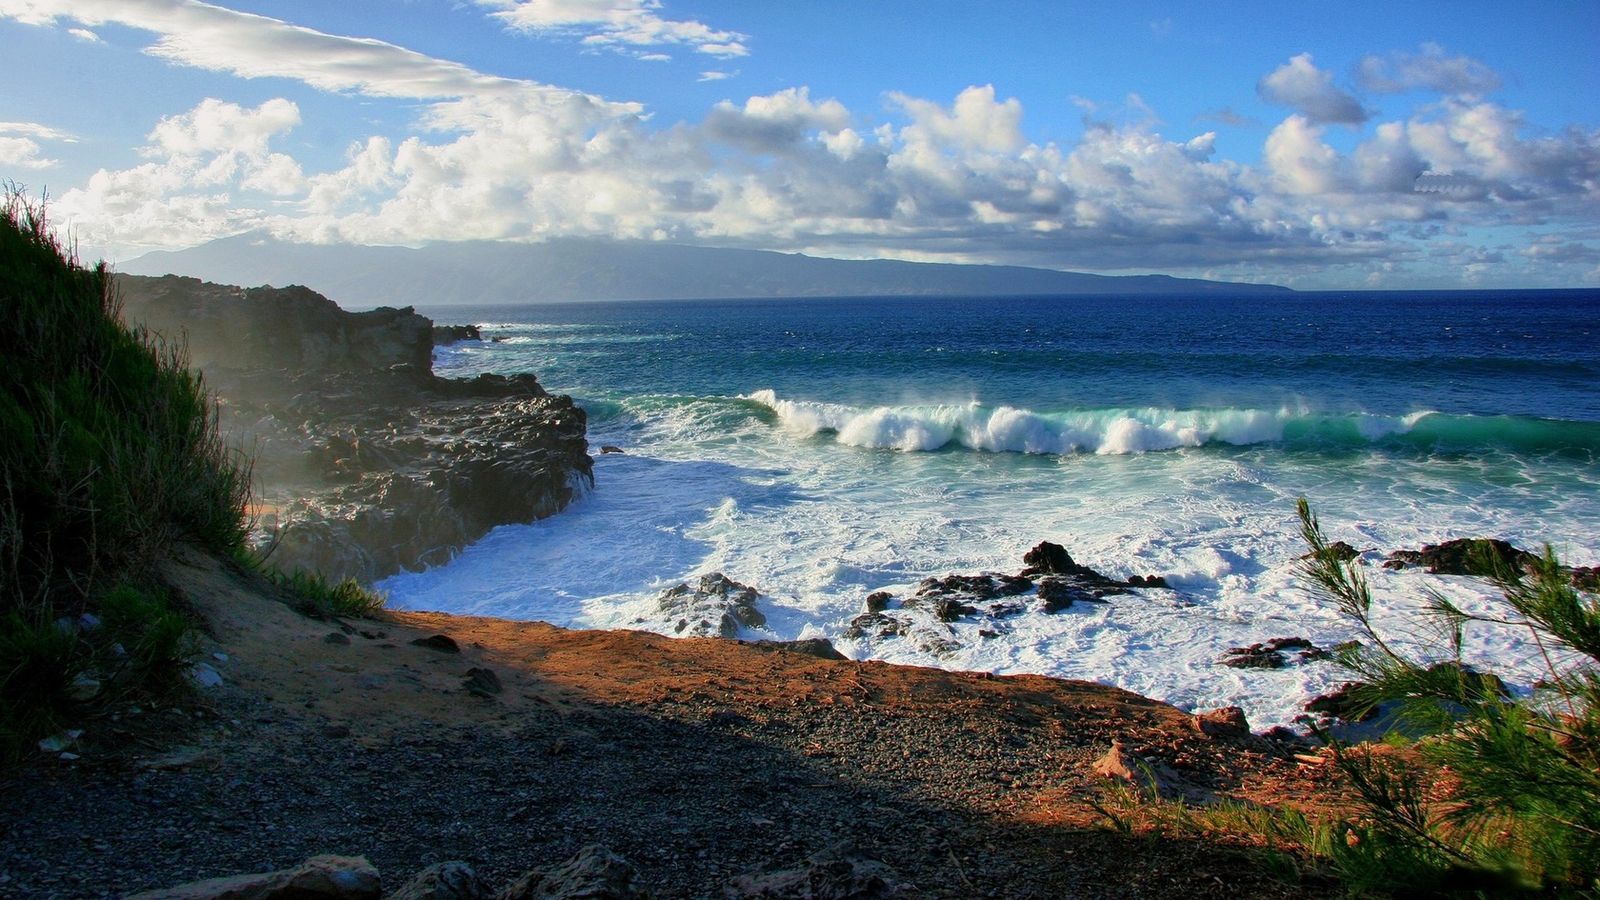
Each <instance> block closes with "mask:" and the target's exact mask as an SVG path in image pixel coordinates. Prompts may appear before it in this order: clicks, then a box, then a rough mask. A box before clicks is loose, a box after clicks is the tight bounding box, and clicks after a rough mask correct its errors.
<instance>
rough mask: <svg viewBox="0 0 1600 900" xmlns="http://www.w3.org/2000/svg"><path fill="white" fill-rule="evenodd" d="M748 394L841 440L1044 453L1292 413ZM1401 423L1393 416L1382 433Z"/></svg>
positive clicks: (799, 428) (1272, 427)
mask: <svg viewBox="0 0 1600 900" xmlns="http://www.w3.org/2000/svg"><path fill="white" fill-rule="evenodd" d="M745 399H749V400H754V401H756V402H758V403H761V404H763V405H764V406H766V407H768V408H769V409H771V410H772V411H773V412H774V413H776V414H777V416H778V420H779V422H781V423H782V425H783V427H784V428H786V429H787V430H789V431H790V432H792V433H795V434H799V435H802V436H811V435H815V434H820V433H824V432H831V433H833V434H834V435H835V437H836V440H838V441H839V443H841V444H848V445H850V446H853V447H871V448H879V449H894V450H907V451H915V450H938V449H941V448H943V447H946V446H948V445H950V444H951V443H955V444H957V445H959V446H962V447H966V448H968V449H972V450H989V451H996V452H1014V453H1049V454H1069V453H1079V452H1089V453H1099V454H1123V453H1146V452H1150V451H1156V450H1175V449H1178V448H1180V447H1202V446H1205V445H1206V444H1208V443H1210V442H1212V441H1219V442H1221V443H1225V444H1234V445H1239V446H1245V445H1249V444H1258V443H1263V442H1267V441H1277V440H1281V439H1282V438H1283V434H1284V426H1285V425H1286V424H1287V423H1288V422H1289V421H1291V420H1293V419H1294V418H1295V417H1296V415H1297V414H1296V413H1293V412H1290V411H1287V410H1284V411H1278V412H1268V411H1264V410H1254V409H1225V410H1173V409H1157V408H1146V409H1107V410H1081V411H1070V412H1051V413H1041V412H1034V411H1032V410H1027V409H1016V408H1014V407H1010V406H999V407H986V406H983V405H981V404H978V403H969V404H966V405H961V406H956V405H939V406H895V407H891V406H877V407H871V408H864V407H853V406H845V405H841V404H836V403H816V402H809V401H801V400H785V399H781V398H779V397H778V396H777V394H776V393H775V392H774V391H770V390H762V391H756V392H754V393H752V394H749V395H747V396H746V397H745ZM1369 418H1373V419H1378V418H1381V417H1369ZM1403 427H1404V426H1403V425H1401V424H1400V423H1398V422H1396V423H1394V424H1393V425H1392V427H1391V428H1390V431H1389V432H1386V433H1393V432H1395V431H1399V430H1402V429H1403Z"/></svg>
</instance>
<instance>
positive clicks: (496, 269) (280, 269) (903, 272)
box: [118, 234, 1289, 307]
mask: <svg viewBox="0 0 1600 900" xmlns="http://www.w3.org/2000/svg"><path fill="white" fill-rule="evenodd" d="M118 269H119V271H121V272H125V273H128V274H134V275H166V274H169V273H171V274H177V275H188V276H192V277H195V278H200V279H203V280H206V281H215V282H219V283H223V284H237V285H246V286H254V285H260V284H270V285H275V286H278V287H284V286H287V285H290V284H303V285H307V286H310V287H312V288H315V289H316V290H317V291H319V292H321V293H323V294H324V295H326V296H328V297H331V298H332V299H334V300H335V301H337V302H338V303H339V304H340V305H341V306H346V307H363V306H378V305H386V306H407V305H421V306H439V305H450V304H497V303H508V304H510V303H541V302H559V301H575V300H699V299H723V298H746V297H748V298H762V297H865V296H940V295H943V296H999V295H1028V294H1189V293H1214V292H1229V293H1240V292H1251V293H1254V292H1280V291H1288V290H1289V289H1288V288H1285V287H1279V286H1277V285H1260V284H1241V283H1234V282H1224V281H1205V280H1201V279H1195V278H1173V277H1171V276H1168V275H1124V276H1112V275H1089V274H1084V273H1080V272H1058V271H1055V270H1052V269H1034V268H1027V267H1023V266H988V265H959V264H950V263H917V262H903V261H899V260H887V259H877V260H844V259H827V258H822V257H811V256H803V255H800V254H793V253H776V252H773V251H769V250H735V249H727V248H715V247H695V246H689V245H685V244H665V243H655V242H650V241H614V240H608V239H602V238H557V239H553V240H550V241H547V242H545V243H541V244H521V243H507V242H499V241H463V242H454V243H433V244H428V245H425V246H423V247H420V248H408V247H366V246H355V245H345V244H294V243H287V242H283V241H278V240H275V239H273V238H271V237H266V236H262V235H258V234H247V235H239V236H236V237H230V238H223V239H221V240H216V241H212V242H210V243H208V244H202V245H200V246H198V247H193V248H190V249H188V250H178V251H156V252H152V253H147V254H145V255H144V256H141V257H138V258H137V259H133V260H130V261H128V262H125V263H122V264H121V265H119V266H118Z"/></svg>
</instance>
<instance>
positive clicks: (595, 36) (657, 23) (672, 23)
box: [475, 0, 749, 59]
mask: <svg viewBox="0 0 1600 900" xmlns="http://www.w3.org/2000/svg"><path fill="white" fill-rule="evenodd" d="M475 2H477V4H478V5H479V6H484V7H488V8H490V9H493V10H495V12H493V13H491V15H493V16H494V17H495V18H497V19H499V20H500V21H502V22H504V23H506V25H507V26H508V27H510V28H513V29H516V30H518V31H525V32H535V33H556V34H564V35H575V36H578V37H580V39H581V40H582V41H583V43H585V44H588V45H591V46H602V47H610V48H613V49H619V50H620V49H625V48H632V47H659V46H664V45H678V46H684V47H688V48H690V49H692V50H694V51H696V52H698V53H704V54H707V55H709V56H715V57H719V58H722V59H728V58H732V57H736V56H746V55H748V54H749V50H748V49H747V48H746V47H745V45H744V43H743V42H744V41H746V40H749V36H748V35H743V34H739V33H738V32H733V31H718V30H716V29H713V28H711V27H709V26H707V25H704V24H702V23H700V22H695V21H692V20H690V21H682V20H672V19H666V18H662V17H661V16H660V15H658V14H657V13H656V10H659V9H661V3H660V2H659V0H475Z"/></svg>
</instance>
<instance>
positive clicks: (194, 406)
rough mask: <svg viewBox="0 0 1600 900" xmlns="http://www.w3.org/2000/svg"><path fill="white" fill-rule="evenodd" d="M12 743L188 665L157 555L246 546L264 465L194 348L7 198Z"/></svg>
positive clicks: (1, 389) (3, 449)
mask: <svg viewBox="0 0 1600 900" xmlns="http://www.w3.org/2000/svg"><path fill="white" fill-rule="evenodd" d="M0 359H3V360H5V365H4V366H3V367H0V754H4V753H8V752H15V751H16V750H17V749H18V748H20V747H22V746H25V745H26V743H27V742H28V741H30V740H31V739H33V738H35V737H37V736H38V735H39V734H40V733H41V732H42V731H43V730H45V729H49V728H52V727H55V726H57V725H58V724H59V723H60V722H61V721H62V720H63V719H64V718H66V717H69V716H70V715H71V714H72V713H74V712H75V711H81V707H82V706H84V705H85V704H91V705H92V704H93V703H95V702H104V701H105V700H106V699H108V698H110V697H112V696H119V695H126V694H127V693H129V692H140V691H147V690H150V689H154V688H156V687H158V686H159V685H160V684H162V683H164V682H170V681H172V680H173V678H174V676H175V675H177V674H179V673H181V671H182V669H183V667H184V664H185V663H184V660H185V652H184V651H185V645H186V634H187V628H186V625H185V623H184V621H183V619H182V617H181V616H179V615H178V614H177V613H176V612H175V611H174V610H173V609H172V608H171V606H170V604H169V603H168V602H167V599H166V597H165V596H164V594H163V592H162V591H161V590H160V588H159V586H157V585H154V584H152V583H150V582H149V581H147V580H146V578H145V576H144V573H147V572H149V571H150V566H149V563H150V562H151V561H152V560H153V559H155V558H157V557H159V556H160V555H162V554H163V553H164V552H165V550H166V549H168V548H170V547H171V545H172V543H173V542H175V541H193V542H197V543H198V544H200V545H201V546H204V547H206V548H207V549H210V550H213V551H217V552H221V553H235V552H237V551H239V550H240V549H241V548H242V547H243V541H244V535H245V527H246V523H245V509H246V503H247V500H248V494H249V485H250V478H249V472H248V467H247V465H245V464H243V463H242V462H241V461H240V459H239V458H238V457H237V455H236V453H235V452H234V451H232V450H230V449H229V448H228V447H227V445H226V444H225V443H224V442H223V441H222V440H221V438H220V436H219V435H218V432H217V427H216V418H215V411H214V408H213V405H212V401H211V398H210V397H209V396H208V395H207V394H206V392H205V390H204V387H203V385H202V384H201V381H200V378H199V376H198V375H196V374H194V373H191V372H190V371H189V370H188V368H187V367H186V365H185V359H184V356H183V353H182V350H181V348H173V347H163V346H159V345H157V344H156V343H155V342H153V341H152V340H151V339H150V338H149V337H148V336H147V335H146V334H144V333H141V332H136V331H132V330H130V329H128V328H127V327H125V326H124V325H123V324H122V323H121V321H120V320H119V318H118V309H117V303H116V298H115V297H114V295H113V293H112V291H111V280H110V276H109V274H108V273H107V271H106V269H105V266H104V264H101V265H97V266H94V267H84V266H82V265H79V264H78V263H77V262H76V260H74V259H73V258H72V257H71V255H70V254H68V253H66V252H65V251H64V250H63V248H62V247H61V246H60V244H59V243H58V242H57V241H56V239H55V238H54V236H53V235H52V234H51V232H50V230H49V227H48V225H47V223H46V221H45V217H44V214H43V210H42V208H41V207H38V206H33V205H30V204H29V203H28V202H27V201H26V200H25V199H24V198H22V197H21V196H20V195H17V194H12V195H11V196H9V197H7V198H5V200H4V201H3V207H0Z"/></svg>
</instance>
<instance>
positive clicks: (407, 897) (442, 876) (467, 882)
mask: <svg viewBox="0 0 1600 900" xmlns="http://www.w3.org/2000/svg"><path fill="white" fill-rule="evenodd" d="M493 896H494V892H493V891H492V890H490V888H489V885H488V884H486V883H485V882H484V880H483V879H482V878H479V877H478V873H476V872H474V871H473V870H472V867H471V866H469V865H467V864H466V863H464V862H460V861H451V862H442V863H435V864H434V865H431V866H429V867H427V868H426V869H423V870H422V871H421V872H418V873H417V875H416V877H415V878H412V879H411V880H410V881H408V882H406V883H405V884H404V885H401V887H400V889H399V890H396V891H392V892H389V893H387V894H385V895H384V900H490V898H491V897H493Z"/></svg>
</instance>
